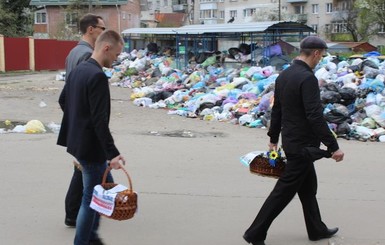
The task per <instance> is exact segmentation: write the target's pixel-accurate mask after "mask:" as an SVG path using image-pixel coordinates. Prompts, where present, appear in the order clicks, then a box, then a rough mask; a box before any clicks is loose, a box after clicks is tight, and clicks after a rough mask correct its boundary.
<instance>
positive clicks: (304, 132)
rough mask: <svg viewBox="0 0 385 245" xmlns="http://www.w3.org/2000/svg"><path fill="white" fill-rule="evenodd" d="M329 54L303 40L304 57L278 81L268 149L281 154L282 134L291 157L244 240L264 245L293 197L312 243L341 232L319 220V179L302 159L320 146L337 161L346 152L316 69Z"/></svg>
mask: <svg viewBox="0 0 385 245" xmlns="http://www.w3.org/2000/svg"><path fill="white" fill-rule="evenodd" d="M326 49H327V45H326V43H325V42H324V41H323V40H322V39H320V38H318V37H315V36H310V37H307V38H305V39H303V40H302V41H301V44H300V55H299V57H297V58H296V59H295V60H294V61H293V64H292V65H291V66H290V67H289V68H287V69H286V70H284V71H283V72H282V73H281V74H280V75H279V77H278V78H277V80H276V83H275V92H274V105H273V109H272V114H271V125H270V128H269V131H268V135H269V136H270V143H269V149H270V150H277V145H278V140H279V135H280V134H282V146H283V150H284V151H285V155H286V157H287V165H286V169H285V171H284V172H283V174H282V176H281V177H280V178H279V180H278V181H277V183H276V185H275V187H274V189H273V191H272V192H271V193H270V195H269V197H268V198H267V199H266V201H265V203H264V204H263V206H262V208H261V209H260V211H259V213H258V215H257V217H256V218H255V220H254V222H253V223H252V224H251V226H250V228H248V229H247V230H246V232H245V234H244V236H243V238H244V239H245V240H246V241H247V242H248V243H251V244H253V245H256V244H258V245H262V244H265V243H264V240H265V239H266V236H267V231H268V229H269V227H270V225H271V223H272V222H273V220H274V219H275V218H276V217H277V216H278V215H279V214H280V212H281V211H282V210H283V209H284V208H285V207H286V206H287V204H289V202H290V201H291V200H292V199H293V197H294V195H295V194H296V193H298V196H299V198H300V200H301V203H302V208H303V213H304V216H305V223H306V229H307V234H308V237H309V239H310V240H312V241H317V240H320V239H323V238H329V237H331V236H333V235H334V234H335V233H337V231H338V228H332V229H329V228H328V227H327V226H326V225H325V224H324V223H323V222H322V219H321V214H320V211H319V208H318V202H317V198H316V193H317V176H316V172H315V168H314V161H312V160H311V159H309V158H308V157H306V156H305V154H304V149H305V148H306V147H320V143H321V142H322V143H323V144H324V145H325V146H326V147H327V150H328V151H329V152H330V154H331V157H332V158H333V159H334V160H335V161H337V162H339V161H342V160H343V157H344V153H343V152H342V151H341V150H340V149H339V146H338V143H337V140H336V139H335V137H334V136H333V134H332V133H331V131H330V130H329V128H328V125H327V123H326V121H325V119H324V117H323V108H322V105H321V100H320V91H319V87H318V80H317V78H316V77H315V76H314V73H313V70H312V69H314V68H315V66H316V65H317V64H318V63H319V61H320V60H321V58H322V56H323V55H324V53H325V51H326Z"/></svg>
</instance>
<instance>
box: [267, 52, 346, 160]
mask: <svg viewBox="0 0 385 245" xmlns="http://www.w3.org/2000/svg"><path fill="white" fill-rule="evenodd" d="M280 133H282V146H283V149H284V151H285V152H286V153H292V154H296V153H297V154H298V153H301V151H302V149H303V148H304V147H307V146H314V147H319V146H320V142H322V143H323V144H324V145H326V146H327V148H328V151H329V152H334V151H336V150H338V149H339V147H338V143H337V140H336V139H335V137H334V136H333V134H332V133H331V132H330V130H329V127H328V125H327V123H326V120H325V119H324V117H323V107H322V104H321V99H320V90H319V86H318V80H317V78H316V77H315V76H314V73H313V71H312V69H311V68H310V67H309V66H308V65H307V64H306V63H305V62H303V61H301V60H294V61H293V64H292V65H291V66H290V67H289V68H287V69H286V70H284V71H282V73H281V74H280V75H279V76H278V77H277V80H276V83H275V92H274V105H273V109H272V114H271V123H270V128H269V132H268V135H269V136H270V142H271V143H278V139H279V134H280Z"/></svg>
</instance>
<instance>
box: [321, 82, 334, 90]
mask: <svg viewBox="0 0 385 245" xmlns="http://www.w3.org/2000/svg"><path fill="white" fill-rule="evenodd" d="M322 88H324V89H326V90H327V91H334V92H338V86H337V84H335V83H326V84H325V85H323V86H322Z"/></svg>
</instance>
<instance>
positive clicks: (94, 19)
mask: <svg viewBox="0 0 385 245" xmlns="http://www.w3.org/2000/svg"><path fill="white" fill-rule="evenodd" d="M99 19H100V20H103V18H102V17H101V16H99V15H95V14H85V15H84V16H83V17H82V18H81V19H80V21H79V29H80V32H81V33H82V34H83V35H84V34H86V32H87V29H88V27H90V26H93V27H95V26H97V25H98V23H99Z"/></svg>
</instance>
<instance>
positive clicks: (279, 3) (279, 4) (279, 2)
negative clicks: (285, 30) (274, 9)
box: [278, 0, 281, 21]
mask: <svg viewBox="0 0 385 245" xmlns="http://www.w3.org/2000/svg"><path fill="white" fill-rule="evenodd" d="M278 21H281V0H278Z"/></svg>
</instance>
